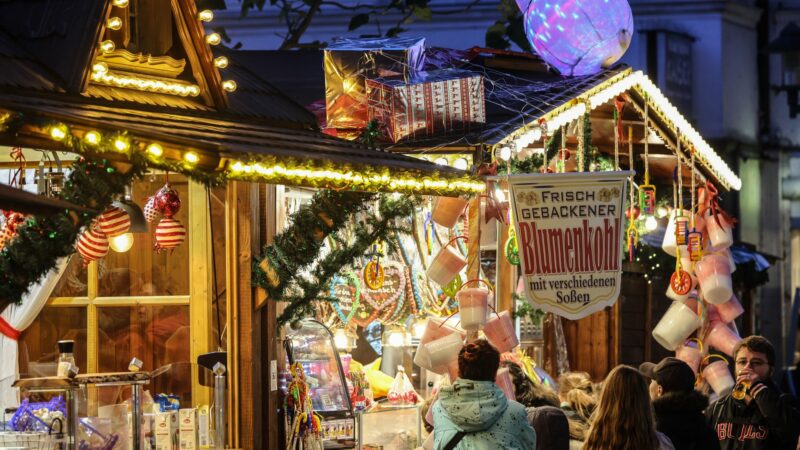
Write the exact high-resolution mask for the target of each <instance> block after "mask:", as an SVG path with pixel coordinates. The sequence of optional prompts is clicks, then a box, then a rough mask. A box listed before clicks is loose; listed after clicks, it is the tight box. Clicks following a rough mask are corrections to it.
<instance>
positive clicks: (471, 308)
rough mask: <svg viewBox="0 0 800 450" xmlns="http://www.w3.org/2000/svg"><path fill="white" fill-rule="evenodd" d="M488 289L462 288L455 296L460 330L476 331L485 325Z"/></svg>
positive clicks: (487, 310)
mask: <svg viewBox="0 0 800 450" xmlns="http://www.w3.org/2000/svg"><path fill="white" fill-rule="evenodd" d="M489 296H490V292H489V289H486V288H483V287H463V288H461V290H459V291H458V293H457V294H456V301H457V302H458V315H459V317H461V328H463V329H465V330H467V331H477V330H479V329H481V327H483V326H484V325H485V324H486V318H487V315H488V313H489Z"/></svg>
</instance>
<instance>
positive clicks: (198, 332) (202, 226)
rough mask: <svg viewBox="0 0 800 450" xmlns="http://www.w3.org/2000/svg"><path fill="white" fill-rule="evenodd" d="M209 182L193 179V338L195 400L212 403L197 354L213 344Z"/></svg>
mask: <svg viewBox="0 0 800 450" xmlns="http://www.w3.org/2000/svg"><path fill="white" fill-rule="evenodd" d="M206 189H208V188H206V187H205V186H203V185H201V184H199V183H196V182H194V181H190V182H189V199H188V200H189V205H190V206H189V214H190V216H191V219H190V220H189V243H188V245H189V249H190V250H189V255H191V257H190V267H191V270H189V324H190V326H189V335H190V337H189V339H190V340H191V345H190V346H189V348H190V357H189V358H190V361H191V362H192V404H193V405H194V406H198V405H210V404H211V388H210V387H207V386H203V385H201V384H200V373H199V369H198V367H197V366H196V364H197V357H198V356H200V355H202V354H204V353H208V352H209V351H210V350H211V349H212V348H213V347H212V344H211V342H212V339H211V335H212V334H213V333H212V325H213V313H212V299H211V279H212V277H211V273H210V271H211V270H212V269H211V264H212V263H211V246H212V245H214V243H213V242H211V229H210V228H211V224H210V223H209V220H208V218H209V217H210V215H211V211H209V205H208V192H207V191H206Z"/></svg>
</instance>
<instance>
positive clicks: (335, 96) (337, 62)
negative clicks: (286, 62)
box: [324, 37, 425, 129]
mask: <svg viewBox="0 0 800 450" xmlns="http://www.w3.org/2000/svg"><path fill="white" fill-rule="evenodd" d="M424 64H425V39H424V38H408V37H405V38H386V39H341V40H338V41H336V42H334V43H332V44H331V45H330V46H329V47H328V48H326V49H325V55H324V69H325V107H326V108H325V109H326V118H327V122H328V123H327V126H328V127H329V128H338V129H362V128H364V127H365V126H366V125H367V97H366V85H365V82H366V79H367V78H378V77H385V76H400V77H401V78H404V79H408V78H410V77H411V76H412V75H414V74H415V73H417V72H419V71H421V70H422V67H423V65H424Z"/></svg>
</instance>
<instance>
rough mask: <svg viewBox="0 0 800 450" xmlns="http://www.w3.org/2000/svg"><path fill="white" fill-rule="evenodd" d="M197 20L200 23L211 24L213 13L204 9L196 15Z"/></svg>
mask: <svg viewBox="0 0 800 450" xmlns="http://www.w3.org/2000/svg"><path fill="white" fill-rule="evenodd" d="M197 18H198V19H200V21H202V22H211V21H212V20H214V12H213V11H211V10H210V9H204V10H202V11H200V12H199V13H197Z"/></svg>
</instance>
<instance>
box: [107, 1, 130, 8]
mask: <svg viewBox="0 0 800 450" xmlns="http://www.w3.org/2000/svg"><path fill="white" fill-rule="evenodd" d="M111 3H113V4H114V6H116V7H117V8H125V7H127V6H128V3H129V0H114V1H112V2H111Z"/></svg>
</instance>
